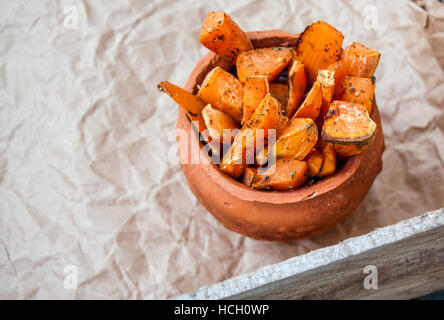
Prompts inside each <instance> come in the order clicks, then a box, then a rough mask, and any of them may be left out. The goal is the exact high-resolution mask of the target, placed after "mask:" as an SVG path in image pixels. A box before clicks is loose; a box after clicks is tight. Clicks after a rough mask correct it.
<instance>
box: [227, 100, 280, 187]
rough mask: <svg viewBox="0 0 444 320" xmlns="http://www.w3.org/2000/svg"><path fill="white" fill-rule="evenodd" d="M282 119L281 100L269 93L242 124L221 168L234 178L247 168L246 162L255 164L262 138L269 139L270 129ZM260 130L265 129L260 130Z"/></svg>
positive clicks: (263, 143)
mask: <svg viewBox="0 0 444 320" xmlns="http://www.w3.org/2000/svg"><path fill="white" fill-rule="evenodd" d="M280 121H281V114H280V105H279V101H277V100H276V99H275V98H273V97H272V96H271V95H270V94H267V95H266V96H265V98H264V99H262V101H261V103H260V105H259V107H257V109H256V111H255V112H254V114H253V115H252V116H251V117H250V118H249V119H248V121H247V122H246V123H245V124H244V125H243V126H242V129H241V131H240V132H239V133H238V134H237V135H236V138H235V139H234V142H233V144H232V145H231V147H230V149H229V150H228V152H227V153H226V154H225V155H224V157H223V159H222V162H221V164H220V169H221V170H222V171H224V172H225V173H227V174H229V175H230V176H232V177H233V178H238V177H240V176H241V175H242V173H243V172H244V170H245V167H246V164H247V163H248V164H254V160H255V149H256V144H257V143H258V141H259V142H260V144H262V145H265V142H264V141H260V138H258V136H259V137H261V136H262V137H261V138H263V139H267V137H268V129H276V128H278V126H279V124H280ZM259 130H263V131H262V132H259Z"/></svg>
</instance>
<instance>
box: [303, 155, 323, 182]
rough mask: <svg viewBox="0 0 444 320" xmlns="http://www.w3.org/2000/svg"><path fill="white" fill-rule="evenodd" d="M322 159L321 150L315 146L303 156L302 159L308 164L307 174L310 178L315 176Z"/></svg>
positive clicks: (319, 168)
mask: <svg viewBox="0 0 444 320" xmlns="http://www.w3.org/2000/svg"><path fill="white" fill-rule="evenodd" d="M323 160H324V156H323V154H322V152H321V151H319V150H318V149H316V148H313V149H312V150H311V152H310V153H309V154H308V155H307V156H306V157H305V159H304V161H305V162H307V165H308V176H309V177H310V178H312V177H314V176H316V175H317V174H318V173H319V171H320V170H321V167H322V161H323Z"/></svg>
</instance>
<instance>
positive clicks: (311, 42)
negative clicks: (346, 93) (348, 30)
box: [295, 21, 344, 84]
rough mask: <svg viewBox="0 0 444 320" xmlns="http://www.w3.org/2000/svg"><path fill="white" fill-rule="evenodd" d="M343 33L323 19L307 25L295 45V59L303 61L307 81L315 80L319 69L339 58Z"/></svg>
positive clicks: (325, 67)
mask: <svg viewBox="0 0 444 320" xmlns="http://www.w3.org/2000/svg"><path fill="white" fill-rule="evenodd" d="M343 40H344V36H343V34H342V33H341V32H340V31H338V30H336V29H335V28H334V27H332V26H331V25H329V24H328V23H326V22H324V21H318V22H315V23H313V24H311V25H310V26H308V27H307V28H306V29H305V30H304V32H303V33H302V34H301V35H300V36H299V40H298V44H297V45H296V56H295V58H296V59H297V60H300V61H301V62H303V63H304V66H305V72H306V73H307V82H308V83H309V84H312V83H313V82H315V80H316V77H317V75H318V71H319V70H320V69H327V68H328V67H329V66H330V65H331V64H332V63H334V62H335V61H337V60H338V59H339V55H340V53H341V50H342V49H341V47H342V41H343Z"/></svg>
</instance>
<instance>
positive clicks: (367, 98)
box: [339, 76, 376, 114]
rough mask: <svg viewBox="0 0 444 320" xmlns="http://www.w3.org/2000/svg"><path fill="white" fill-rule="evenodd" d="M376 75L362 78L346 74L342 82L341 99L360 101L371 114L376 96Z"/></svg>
mask: <svg viewBox="0 0 444 320" xmlns="http://www.w3.org/2000/svg"><path fill="white" fill-rule="evenodd" d="M375 81H376V79H375V77H374V76H372V78H371V79H369V78H360V77H351V76H346V77H345V78H344V80H342V82H341V83H340V88H339V100H342V101H348V102H353V103H359V104H362V105H364V106H365V108H366V109H367V112H368V113H369V114H371V112H372V105H373V101H374V98H375Z"/></svg>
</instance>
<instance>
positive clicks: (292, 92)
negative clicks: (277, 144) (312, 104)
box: [285, 60, 307, 118]
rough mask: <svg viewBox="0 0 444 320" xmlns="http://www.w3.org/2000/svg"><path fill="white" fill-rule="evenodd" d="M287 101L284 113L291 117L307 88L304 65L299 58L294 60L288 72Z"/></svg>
mask: <svg viewBox="0 0 444 320" xmlns="http://www.w3.org/2000/svg"><path fill="white" fill-rule="evenodd" d="M288 87H289V93H288V103H287V106H286V108H285V115H286V116H287V117H289V118H291V117H292V116H293V114H294V112H295V111H296V110H297V109H298V107H299V105H300V104H301V100H302V97H303V96H304V94H305V90H306V89H307V78H306V76H305V67H304V64H303V63H302V62H300V61H299V60H294V61H293V64H292V66H291V68H290V71H289V72H288Z"/></svg>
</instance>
